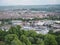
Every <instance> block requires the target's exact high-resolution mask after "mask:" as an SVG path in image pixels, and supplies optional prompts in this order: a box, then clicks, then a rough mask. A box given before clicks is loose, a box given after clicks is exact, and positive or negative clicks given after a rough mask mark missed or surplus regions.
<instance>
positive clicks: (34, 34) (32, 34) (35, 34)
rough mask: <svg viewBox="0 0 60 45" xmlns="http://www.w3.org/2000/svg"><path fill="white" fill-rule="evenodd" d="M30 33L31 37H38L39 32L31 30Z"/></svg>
mask: <svg viewBox="0 0 60 45" xmlns="http://www.w3.org/2000/svg"><path fill="white" fill-rule="evenodd" d="M28 34H29V36H31V37H36V36H37V33H36V32H35V31H34V30H30V31H29V33H28Z"/></svg>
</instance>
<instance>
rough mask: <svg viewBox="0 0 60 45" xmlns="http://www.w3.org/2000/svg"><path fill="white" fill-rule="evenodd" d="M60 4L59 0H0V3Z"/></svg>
mask: <svg viewBox="0 0 60 45" xmlns="http://www.w3.org/2000/svg"><path fill="white" fill-rule="evenodd" d="M48 4H60V0H0V5H48Z"/></svg>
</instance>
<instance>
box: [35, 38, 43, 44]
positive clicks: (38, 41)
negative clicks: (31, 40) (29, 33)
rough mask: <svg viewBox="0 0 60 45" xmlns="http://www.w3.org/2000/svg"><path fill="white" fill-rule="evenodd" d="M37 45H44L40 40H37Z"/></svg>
mask: <svg viewBox="0 0 60 45" xmlns="http://www.w3.org/2000/svg"><path fill="white" fill-rule="evenodd" d="M36 43H37V45H44V41H43V40H42V39H39V38H38V39H37V41H36Z"/></svg>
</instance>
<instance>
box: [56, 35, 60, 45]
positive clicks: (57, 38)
mask: <svg viewBox="0 0 60 45" xmlns="http://www.w3.org/2000/svg"><path fill="white" fill-rule="evenodd" d="M56 40H57V42H58V45H60V35H58V36H57V37H56Z"/></svg>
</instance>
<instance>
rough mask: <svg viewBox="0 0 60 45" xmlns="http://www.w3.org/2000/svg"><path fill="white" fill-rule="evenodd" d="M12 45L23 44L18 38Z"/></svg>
mask: <svg viewBox="0 0 60 45" xmlns="http://www.w3.org/2000/svg"><path fill="white" fill-rule="evenodd" d="M11 45H22V42H21V41H20V40H19V39H18V38H15V39H14V40H13V41H12V42H11Z"/></svg>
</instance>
